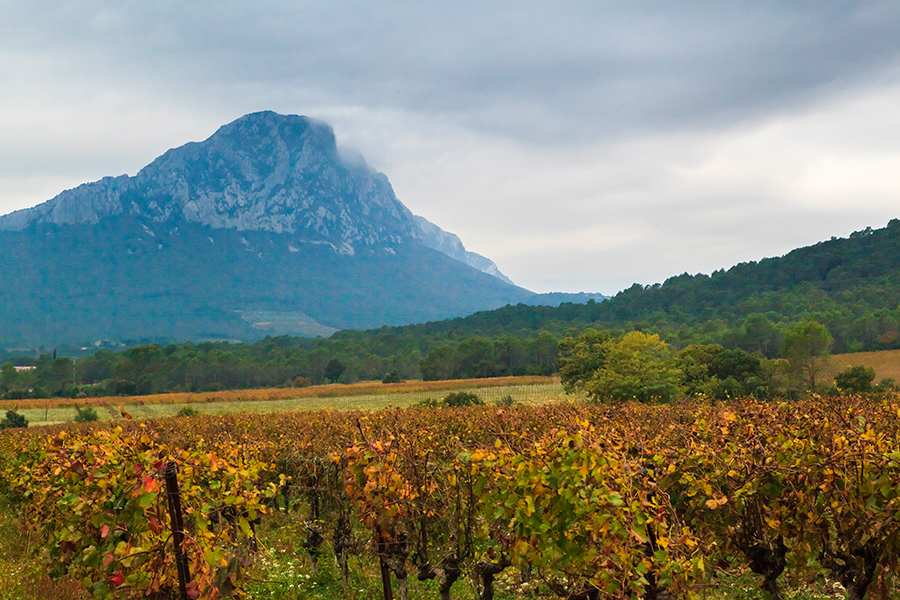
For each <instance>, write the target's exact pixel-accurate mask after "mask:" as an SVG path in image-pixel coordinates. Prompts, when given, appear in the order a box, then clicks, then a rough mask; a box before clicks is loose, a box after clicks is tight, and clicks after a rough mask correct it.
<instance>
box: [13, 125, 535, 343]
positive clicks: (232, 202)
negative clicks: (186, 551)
mask: <svg viewBox="0 0 900 600" xmlns="http://www.w3.org/2000/svg"><path fill="white" fill-rule="evenodd" d="M426 224H427V225H426ZM0 257H2V258H3V261H4V263H5V264H6V265H7V268H5V269H3V270H2V271H0V290H2V292H0V343H3V344H4V345H7V346H9V345H26V346H37V345H42V344H62V343H76V342H82V343H83V342H88V341H92V340H99V339H111V340H127V339H133V340H139V339H153V340H187V339H209V338H218V339H237V340H252V339H257V338H259V337H262V336H263V335H266V334H269V333H272V334H284V333H291V334H323V333H324V334H327V333H330V332H331V331H334V330H335V329H343V328H348V327H350V328H369V327H377V326H381V325H385V324H388V325H396V324H403V323H412V322H421V321H427V320H433V319H441V318H446V317H453V316H458V315H465V314H469V313H471V312H474V311H476V310H483V309H489V308H494V307H498V306H502V305H504V304H506V303H508V302H517V301H519V300H521V299H524V298H526V297H528V296H530V295H531V294H530V292H528V291H527V290H524V289H522V288H518V287H516V286H514V285H511V284H510V283H508V280H504V279H505V278H503V276H502V274H500V273H499V271H498V270H497V268H496V265H494V264H493V263H492V262H491V261H490V260H488V259H485V258H484V257H480V256H478V255H475V254H474V253H470V252H467V251H466V250H465V248H464V247H463V246H462V243H461V242H460V241H459V238H457V237H456V236H454V235H453V234H449V233H447V232H444V231H443V230H441V229H440V228H439V227H437V226H435V225H432V224H431V223H428V222H427V221H425V220H424V219H421V218H416V217H415V216H414V215H413V214H412V213H411V212H410V211H409V210H408V209H407V208H406V207H405V206H404V205H403V204H402V203H401V202H400V201H399V200H398V199H397V198H396V196H395V195H394V192H393V190H392V188H391V186H390V183H389V182H388V180H387V178H386V177H385V176H384V175H383V174H381V173H377V172H375V171H373V170H371V169H370V168H369V167H368V166H366V165H365V164H364V163H361V162H359V161H358V160H353V161H350V160H345V159H344V158H343V157H342V156H341V155H340V153H339V151H338V149H337V147H336V144H335V139H334V133H333V132H332V130H331V128H330V127H328V126H327V125H325V124H322V123H318V122H316V121H312V120H310V119H307V118H305V117H297V116H282V115H278V114H275V113H271V112H263V113H255V114H251V115H247V116H245V117H242V118H241V119H238V120H237V121H235V122H233V123H230V124H229V125H226V126H223V127H222V128H220V129H219V131H217V132H216V133H215V134H214V135H213V136H211V137H210V138H209V139H207V140H206V141H204V142H199V143H189V144H186V145H184V146H181V147H179V148H175V149H173V150H169V151H168V152H166V153H165V154H164V155H163V156H161V157H159V158H158V159H157V160H155V161H154V162H153V163H151V164H150V165H148V166H147V167H145V168H144V169H142V170H141V171H140V172H139V173H138V174H137V175H136V176H134V177H128V176H125V175H123V176H120V177H107V178H104V179H102V180H100V181H98V182H95V183H91V184H85V185H82V186H79V187H77V188H75V189H73V190H67V191H65V192H63V193H61V194H60V195H59V196H57V197H56V198H54V199H52V200H50V201H48V202H45V203H44V204H41V205H39V206H37V207H34V208H32V209H27V210H22V211H17V212H14V213H11V214H9V215H5V216H3V217H0ZM472 263H474V264H477V265H479V267H480V269H476V268H473V267H472V266H471V264H472ZM483 271H487V272H488V273H491V274H488V273H486V272H483Z"/></svg>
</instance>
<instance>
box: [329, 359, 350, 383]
mask: <svg viewBox="0 0 900 600" xmlns="http://www.w3.org/2000/svg"><path fill="white" fill-rule="evenodd" d="M345 370H347V365H345V364H344V363H342V362H341V361H339V360H338V359H336V358H332V359H331V360H329V361H328V364H327V365H325V379H327V380H328V381H330V382H331V383H334V382H336V381H337V380H338V379H339V378H340V376H341V375H343V374H344V371H345Z"/></svg>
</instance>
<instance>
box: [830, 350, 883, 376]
mask: <svg viewBox="0 0 900 600" xmlns="http://www.w3.org/2000/svg"><path fill="white" fill-rule="evenodd" d="M859 365H865V366H867V367H872V368H873V369H875V382H876V383H877V382H879V381H881V380H882V379H884V378H885V377H891V378H893V379H895V380H896V381H900V350H881V351H878V352H855V353H853V354H835V355H834V356H832V357H831V360H830V362H829V365H828V369H827V371H826V372H825V373H824V375H825V378H823V381H826V378H827V380H831V379H833V378H834V376H835V375H837V374H838V373H840V372H841V371H843V370H845V369H847V367H855V366H859Z"/></svg>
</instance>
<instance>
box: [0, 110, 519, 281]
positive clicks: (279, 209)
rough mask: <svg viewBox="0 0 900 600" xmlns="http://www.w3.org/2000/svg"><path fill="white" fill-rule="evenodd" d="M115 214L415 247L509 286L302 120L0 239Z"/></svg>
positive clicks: (85, 196) (250, 127) (50, 208)
mask: <svg viewBox="0 0 900 600" xmlns="http://www.w3.org/2000/svg"><path fill="white" fill-rule="evenodd" d="M115 215H131V216H133V217H134V218H136V219H138V220H140V221H141V222H143V223H146V224H147V226H150V227H152V225H153V223H163V222H170V221H178V220H184V221H188V222H191V223H196V224H200V225H204V226H208V227H211V228H214V229H236V230H239V231H263V232H272V233H275V234H286V235H289V236H290V237H291V240H290V247H294V248H296V247H297V245H298V244H303V243H313V244H327V245H330V246H331V247H332V248H334V250H335V251H336V252H339V253H342V254H354V253H355V252H356V251H358V250H359V249H361V248H376V247H380V248H384V249H388V250H390V249H391V248H392V247H394V246H396V245H397V244H401V243H404V242H407V241H411V240H415V241H418V242H420V243H422V244H424V245H426V246H428V247H431V248H433V249H436V250H438V251H441V252H443V253H444V254H447V255H448V256H451V257H452V258H455V259H456V260H459V261H461V262H464V263H466V264H469V265H470V266H474V267H475V268H477V269H479V270H481V271H484V272H487V273H489V274H491V275H495V276H498V277H500V278H502V279H504V280H506V281H508V279H506V278H505V277H504V276H503V275H502V274H500V272H499V271H498V270H497V267H496V265H494V263H493V262H491V261H490V260H488V259H486V258H484V257H481V256H479V255H475V254H473V253H468V252H466V250H465V248H463V247H462V242H460V241H459V238H458V237H456V236H454V235H452V234H448V233H447V232H444V231H443V230H441V229H440V228H439V227H437V226H436V225H433V224H431V223H429V222H428V221H425V220H424V219H416V218H415V217H414V215H413V214H412V213H411V212H410V211H409V209H407V208H406V206H404V205H403V204H402V203H401V202H400V201H399V200H398V199H397V197H396V195H395V194H394V191H393V188H392V187H391V184H390V182H389V181H388V179H387V177H385V176H384V175H383V174H381V173H378V172H377V171H374V170H373V169H371V168H369V167H368V166H367V165H366V164H365V162H364V161H363V160H346V159H344V158H342V156H341V154H340V152H339V151H338V148H337V144H336V141H335V136H334V131H333V130H332V128H331V127H330V126H329V125H327V124H326V123H322V122H320V121H316V120H314V119H310V118H307V117H302V116H297V115H280V114H278V113H275V112H271V111H264V112H257V113H252V114H248V115H245V116H243V117H241V118H239V119H237V120H235V121H233V122H231V123H229V124H227V125H224V126H222V127H220V128H219V129H218V130H217V131H216V132H215V133H214V134H213V135H212V136H210V137H209V138H208V139H206V140H204V141H202V142H191V143H188V144H185V145H183V146H180V147H178V148H173V149H171V150H169V151H167V152H166V153H165V154H163V155H162V156H160V157H159V158H157V159H156V160H154V161H153V162H152V163H151V164H149V165H147V166H146V167H144V168H143V169H141V170H140V171H139V172H138V173H137V175H135V176H133V177H129V176H127V175H122V176H120V177H106V178H104V179H101V180H100V181H97V182H94V183H88V184H84V185H81V186H78V187H77V188H74V189H71V190H66V191H64V192H62V193H61V194H59V195H58V196H56V197H55V198H53V199H52V200H49V201H47V202H45V203H43V204H41V205H38V206H36V207H34V208H31V209H25V210H21V211H16V212H14V213H11V214H8V215H5V216H3V217H0V230H4V229H5V230H22V229H25V228H26V227H28V226H29V225H31V224H39V223H52V224H55V225H74V224H83V223H87V224H96V223H98V222H100V221H101V220H103V219H104V218H107V217H110V216H115ZM285 247H287V246H285Z"/></svg>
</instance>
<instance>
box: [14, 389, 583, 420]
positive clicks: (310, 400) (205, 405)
mask: <svg viewBox="0 0 900 600" xmlns="http://www.w3.org/2000/svg"><path fill="white" fill-rule="evenodd" d="M530 379H535V378H530ZM530 379H528V380H526V382H528V381H530ZM485 381H490V380H468V382H467V383H468V386H467V387H464V386H463V385H462V384H463V383H464V381H454V382H449V383H450V384H451V385H447V386H446V387H440V386H437V385H425V386H423V385H421V382H416V384H413V383H408V384H388V385H385V384H381V383H379V384H378V385H377V386H375V385H365V386H363V385H359V384H356V385H354V386H317V387H318V391H319V392H320V395H314V394H311V393H309V391H316V389H315V388H301V389H299V390H293V391H294V392H300V391H307V390H308V391H307V392H306V393H305V394H304V395H302V396H300V397H293V398H291V397H285V398H277V397H276V398H275V399H246V398H245V399H238V398H235V399H233V400H224V399H222V398H220V397H218V396H214V395H206V396H199V395H194V397H192V398H190V399H189V401H187V402H185V401H182V402H157V403H152V402H145V401H144V399H145V397H142V396H135V397H132V398H127V399H121V400H122V401H121V402H115V403H113V402H104V403H102V404H99V405H95V406H97V412H98V414H99V416H100V419H103V420H111V419H121V418H122V415H121V414H120V412H119V409H118V407H119V406H122V407H123V408H124V409H125V412H127V413H128V414H129V415H131V416H132V417H133V418H136V419H146V418H153V417H166V416H172V415H175V414H176V413H177V412H178V411H179V410H181V409H182V408H184V407H190V408H192V409H194V410H196V411H197V412H198V413H203V414H213V415H215V414H223V413H233V412H245V413H266V412H273V411H279V410H289V411H290V410H318V409H323V408H330V409H337V410H352V409H364V410H378V409H381V408H387V407H406V406H413V405H415V404H418V403H419V402H422V401H423V400H426V399H440V398H442V397H443V396H446V394H447V392H448V391H451V390H459V389H467V390H471V391H473V392H474V393H476V394H477V395H478V396H479V397H480V398H481V399H482V400H484V402H485V403H487V404H500V403H501V401H502V400H503V399H504V398H506V397H507V396H509V397H511V398H512V399H513V401H514V402H517V403H519V404H543V403H547V402H555V401H560V400H563V399H573V398H574V397H573V396H566V395H565V392H564V391H563V389H562V386H561V385H560V384H559V383H558V382H553V381H552V380H551V379H550V378H549V377H546V378H540V379H539V380H538V382H535V383H520V382H519V381H517V380H516V379H515V378H504V379H503V380H501V381H498V382H497V383H502V384H505V385H490V386H485V385H484V382H485ZM429 383H435V384H436V383H438V382H429ZM444 383H448V382H444ZM492 383H493V382H492ZM404 385H405V386H406V387H405V388H404V387H400V386H404ZM348 390H349V391H350V392H351V393H349V394H347V395H338V393H339V392H341V391H348ZM266 391H271V390H266ZM322 392H324V393H322ZM360 392H368V393H360ZM325 393H327V394H328V395H325ZM103 400H107V399H103ZM108 400H116V399H108ZM182 400H188V399H187V398H182ZM70 402H71V400H68V401H66V403H65V404H64V403H62V402H59V403H57V405H56V406H51V405H50V404H49V403H48V404H47V405H46V406H45V407H42V408H24V409H23V408H19V411H18V412H19V413H20V414H23V415H25V418H26V419H28V421H29V423H30V424H31V425H32V426H35V425H45V424H53V423H64V422H69V421H72V420H74V418H75V407H74V406H73V405H69V403H70Z"/></svg>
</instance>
